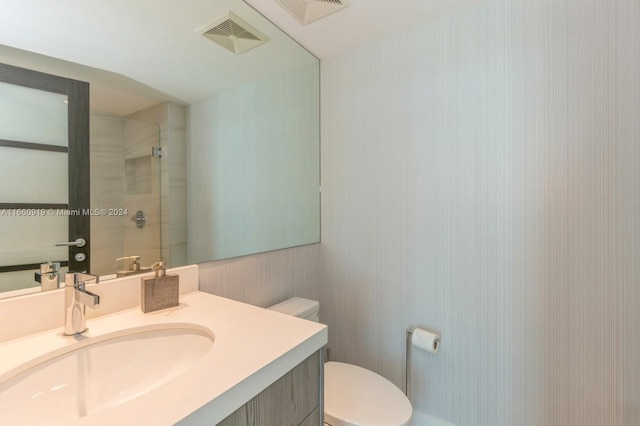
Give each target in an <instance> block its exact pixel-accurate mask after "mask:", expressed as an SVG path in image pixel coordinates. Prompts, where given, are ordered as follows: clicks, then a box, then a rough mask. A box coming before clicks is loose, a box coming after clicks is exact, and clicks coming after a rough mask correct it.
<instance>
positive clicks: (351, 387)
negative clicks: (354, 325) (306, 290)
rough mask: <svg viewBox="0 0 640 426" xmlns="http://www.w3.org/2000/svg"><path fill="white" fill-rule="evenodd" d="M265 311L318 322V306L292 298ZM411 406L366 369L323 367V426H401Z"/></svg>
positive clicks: (329, 364) (341, 365)
mask: <svg viewBox="0 0 640 426" xmlns="http://www.w3.org/2000/svg"><path fill="white" fill-rule="evenodd" d="M269 309H271V310H274V311H278V312H281V313H284V314H288V315H293V316H296V317H299V318H304V319H308V320H311V321H319V311H320V304H319V303H318V302H317V301H315V300H308V299H302V298H300V297H294V298H292V299H288V300H285V301H284V302H282V303H279V304H277V305H274V306H272V307H270V308H269ZM411 413H412V409H411V403H410V402H409V399H408V398H407V397H406V396H405V394H403V393H402V392H401V391H400V389H398V388H397V387H396V386H395V385H394V384H393V383H391V382H390V381H389V380H387V379H385V378H384V377H382V376H380V375H378V374H376V373H374V372H373V371H371V370H367V369H366V368H362V367H358V366H356V365H353V364H345V363H343V362H334V361H329V362H327V363H325V365H324V421H325V425H326V426H383V425H384V426H405V425H408V424H409V422H410V421H411Z"/></svg>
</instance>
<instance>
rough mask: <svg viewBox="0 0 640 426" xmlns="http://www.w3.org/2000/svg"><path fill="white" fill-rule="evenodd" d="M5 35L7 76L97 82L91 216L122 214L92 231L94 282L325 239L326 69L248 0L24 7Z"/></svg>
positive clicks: (10, 280) (6, 17) (22, 274)
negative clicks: (19, 73)
mask: <svg viewBox="0 0 640 426" xmlns="http://www.w3.org/2000/svg"><path fill="white" fill-rule="evenodd" d="M65 10H74V13H73V14H72V15H73V16H69V15H70V14H67V13H65V12H64V11H65ZM20 16H30V17H31V19H29V20H25V19H20V18H19V17H20ZM96 17H99V18H100V19H96ZM0 24H1V25H0V28H2V30H0V31H1V34H2V37H0V40H1V41H2V43H4V44H3V45H2V46H0V62H1V63H6V64H10V65H14V66H18V67H22V68H26V69H32V70H36V71H40V72H44V73H49V74H54V75H60V76H64V77H67V78H71V79H76V80H80V81H87V82H89V83H90V103H91V118H90V121H91V132H90V133H91V135H90V139H91V141H90V146H91V178H90V179H91V209H92V210H95V211H98V212H100V211H103V209H107V211H121V212H122V214H120V215H106V216H105V215H101V214H97V215H94V216H92V217H91V247H92V249H91V256H90V258H91V265H90V266H89V267H88V268H87V269H88V270H89V272H92V273H95V274H99V275H103V276H104V275H108V276H114V274H115V273H116V272H117V271H124V270H126V269H129V267H130V265H131V263H132V260H131V259H124V260H120V261H118V262H117V261H116V259H118V258H122V257H130V256H140V259H139V261H138V262H139V265H140V266H141V267H148V266H150V265H151V263H153V262H155V261H157V260H160V259H163V260H165V261H167V262H168V263H169V265H170V266H180V265H183V264H187V263H200V262H206V261H210V260H217V259H224V258H229V257H236V256H243V255H248V254H253V253H259V252H264V251H270V250H276V249H282V248H287V247H293V246H298V245H304V244H310V243H314V242H318V241H319V238H320V211H319V204H320V201H319V61H318V59H317V58H315V57H314V56H313V55H311V54H310V53H309V52H308V51H306V50H305V49H304V48H302V47H301V46H300V45H298V44H297V43H296V42H295V41H294V40H292V39H291V38H289V37H288V36H287V35H286V34H284V33H283V32H282V31H280V30H279V29H278V28H277V27H275V26H274V25H273V24H271V23H270V22H269V21H268V20H267V19H265V18H264V17H263V16H261V15H260V14H259V13H258V12H256V11H255V10H254V9H253V8H251V7H250V6H249V5H247V4H246V3H245V2H244V1H242V0H216V1H209V0H207V1H205V0H192V1H190V2H189V3H188V7H187V6H186V5H185V3H184V2H180V1H178V0H167V1H163V2H156V1H152V0H136V1H134V2H131V1H128V0H127V1H125V0H114V1H110V2H107V3H104V4H103V5H99V6H97V5H95V4H92V3H91V2H84V1H80V0H63V1H61V2H49V1H45V0H25V1H24V2H16V4H15V5H11V6H7V8H6V10H5V11H3V15H2V16H1V17H0ZM205 32H209V37H208V38H207V37H205V36H203V35H202V33H205ZM26 172H27V170H25V173H26ZM0 195H2V194H0ZM0 220H3V218H1V217H0ZM140 225H142V227H139V226H140ZM27 226H29V227H31V228H32V229H33V225H27ZM145 232H148V234H149V235H151V236H150V237H149V238H146V239H144V238H138V239H136V238H137V237H140V236H141V235H142V234H143V233H145ZM27 250H28V249H27ZM14 251H15V247H11V244H9V246H8V247H7V246H5V247H0V268H1V267H2V266H7V265H5V264H8V263H7V262H9V260H6V261H5V259H9V258H10V257H11V256H3V255H2V253H5V254H6V253H13V252H14ZM25 252H26V251H25ZM41 257H43V256H42V255H36V256H35V257H34V258H33V259H31V260H30V261H29V262H30V263H40V262H45V261H48V260H60V259H49V258H48V257H47V258H41ZM63 269H64V268H63ZM34 272H35V271H34V270H29V271H12V272H9V273H1V272H0V293H2V294H4V295H5V296H7V295H14V294H21V293H23V292H25V291H39V289H40V287H39V284H38V283H36V282H35V281H34V279H33V277H34Z"/></svg>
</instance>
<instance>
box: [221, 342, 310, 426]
mask: <svg viewBox="0 0 640 426" xmlns="http://www.w3.org/2000/svg"><path fill="white" fill-rule="evenodd" d="M320 374H321V373H320V356H319V352H316V353H314V354H313V355H311V356H310V357H309V358H307V359H306V360H304V361H303V362H301V363H300V364H298V365H297V366H296V367H294V368H293V369H292V370H291V371H289V372H288V373H287V374H285V375H284V376H282V377H281V378H280V379H278V380H277V381H276V382H275V383H273V384H272V385H271V386H269V387H268V388H266V389H265V390H264V391H262V392H261V393H259V394H258V395H257V396H256V397H255V398H253V399H252V400H251V401H249V402H247V403H246V404H245V405H243V406H242V407H240V408H239V409H238V410H236V411H235V412H234V413H233V414H231V415H230V416H229V417H227V418H226V419H224V420H223V421H222V422H220V423H219V425H222V426H274V425H278V426H286V425H290V426H298V425H305V426H316V425H319V424H320V414H319V405H320V380H322V378H321V377H320ZM312 413H315V415H312ZM313 418H315V420H314V419H313Z"/></svg>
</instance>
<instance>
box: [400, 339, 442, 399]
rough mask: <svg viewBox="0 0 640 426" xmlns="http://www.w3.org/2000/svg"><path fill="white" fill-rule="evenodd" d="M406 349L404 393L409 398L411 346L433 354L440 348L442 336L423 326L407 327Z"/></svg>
mask: <svg viewBox="0 0 640 426" xmlns="http://www.w3.org/2000/svg"><path fill="white" fill-rule="evenodd" d="M406 337H407V339H406V340H407V342H406V349H405V374H404V393H405V395H407V398H409V378H410V377H411V347H412V346H416V347H418V348H420V349H423V350H425V351H427V352H430V353H432V354H434V355H435V354H436V353H437V352H438V349H440V336H439V335H438V334H436V333H432V332H430V331H427V330H424V329H422V328H418V327H416V328H414V329H413V330H412V329H409V328H408V329H407V336H406Z"/></svg>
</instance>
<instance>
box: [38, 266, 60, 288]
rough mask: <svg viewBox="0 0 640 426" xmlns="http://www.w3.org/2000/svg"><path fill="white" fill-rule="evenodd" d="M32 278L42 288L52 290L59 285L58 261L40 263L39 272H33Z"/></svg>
mask: <svg viewBox="0 0 640 426" xmlns="http://www.w3.org/2000/svg"><path fill="white" fill-rule="evenodd" d="M34 279H35V280H36V282H39V283H40V286H41V287H42V290H43V291H44V290H54V289H56V288H59V287H60V262H47V263H43V264H41V265H40V272H35V273H34Z"/></svg>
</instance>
